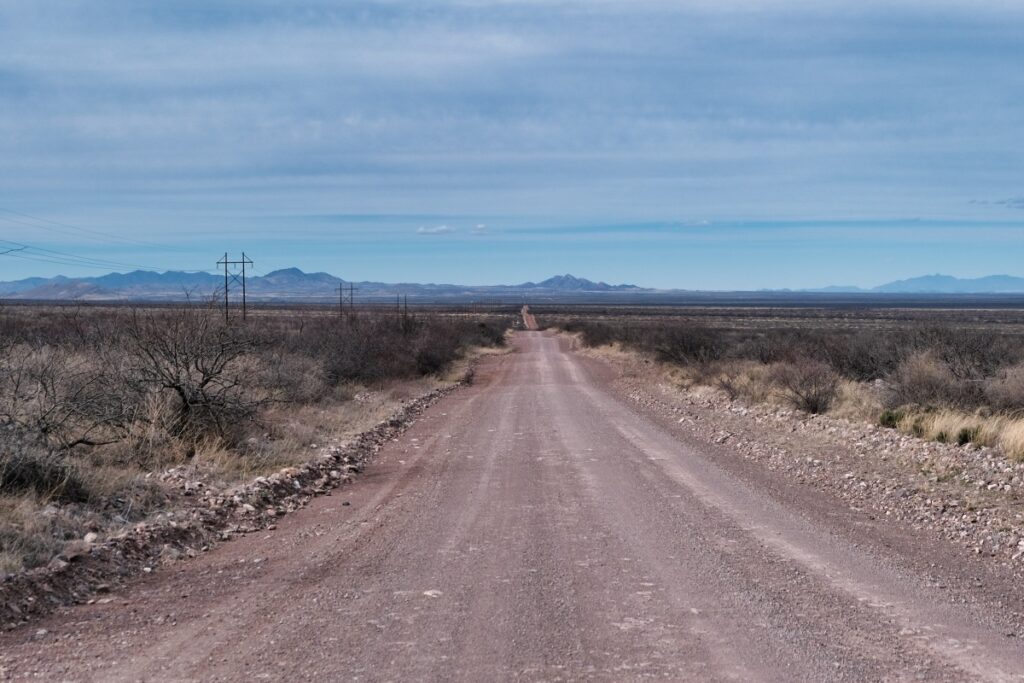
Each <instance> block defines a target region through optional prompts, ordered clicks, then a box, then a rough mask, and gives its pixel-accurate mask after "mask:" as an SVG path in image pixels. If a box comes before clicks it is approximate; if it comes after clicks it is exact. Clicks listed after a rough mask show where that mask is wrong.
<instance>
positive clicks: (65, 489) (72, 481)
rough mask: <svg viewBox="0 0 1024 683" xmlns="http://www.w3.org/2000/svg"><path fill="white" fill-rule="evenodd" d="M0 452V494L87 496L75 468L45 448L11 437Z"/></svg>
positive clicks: (68, 498) (69, 498) (73, 498)
mask: <svg viewBox="0 0 1024 683" xmlns="http://www.w3.org/2000/svg"><path fill="white" fill-rule="evenodd" d="M6 441H7V443H6V444H5V446H4V449H3V451H2V452H0V493H2V494H5V495H19V494H24V493H34V494H37V495H39V496H41V497H43V498H52V499H57V500H63V501H68V502H82V501H85V500H87V499H88V498H89V494H88V490H87V487H86V485H85V483H84V482H83V481H82V479H81V477H80V476H79V474H78V471H77V469H76V468H75V467H74V466H72V465H71V464H70V463H68V461H67V460H66V459H65V458H63V457H61V456H60V455H58V454H56V453H54V452H52V451H49V450H47V449H46V448H45V447H42V446H37V445H34V444H31V443H26V441H25V440H23V439H17V438H15V439H11V438H10V437H8V439H7V440H6Z"/></svg>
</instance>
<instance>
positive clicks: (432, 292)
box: [0, 268, 1024, 301]
mask: <svg viewBox="0 0 1024 683" xmlns="http://www.w3.org/2000/svg"><path fill="white" fill-rule="evenodd" d="M343 282H345V284H346V285H347V284H348V282H346V281H343V280H342V279H341V278H339V277H337V276H335V275H331V274H330V273H305V272H303V271H301V270H299V269H298V268H284V269H282V270H275V271H273V272H270V273H267V274H266V275H259V276H250V277H249V278H248V279H247V281H246V292H247V294H248V295H249V297H250V298H252V299H254V300H264V301H289V300H291V301H323V300H330V299H333V298H336V297H337V295H338V286H339V285H340V284H342V283H343ZM352 284H353V286H354V287H356V288H357V289H358V291H359V294H358V296H359V297H360V298H362V299H364V300H365V299H387V298H390V299H391V300H394V296H395V295H396V294H402V295H407V296H409V297H421V298H424V299H426V298H430V299H438V300H453V301H456V300H464V301H470V300H473V299H474V298H486V297H505V298H519V297H526V296H530V297H534V298H545V297H549V298H550V297H554V298H557V297H558V295H562V296H565V297H576V298H578V297H579V296H583V295H587V296H602V295H607V296H615V295H619V294H651V295H659V294H672V293H673V292H675V293H676V294H678V293H679V291H680V290H653V289H645V288H642V287H637V286H636V285H629V284H620V285H610V284H607V283H605V282H594V281H593V280H587V279H585V278H580V277H576V276H574V275H569V274H566V275H556V276H554V277H551V278H548V279H547V280H542V281H540V282H524V283H522V284H518V285H485V286H471V285H449V284H420V283H385V282H355V283H352ZM223 287H224V276H223V275H217V274H214V273H186V272H180V271H167V272H165V273H157V272H153V271H143V270H137V271H133V272H130V273H110V274H108V275H100V276H98V277H83V278H68V277H64V276H62V275H58V276H56V277H52V278H39V277H33V278H26V279H24V280H17V281H14V282H0V297H3V298H7V299H29V300H48V301H54V300H78V301H117V300H120V301H134V300H138V301H175V300H182V299H185V298H190V299H203V298H208V297H211V296H216V295H217V294H218V292H221V293H222V292H223ZM231 287H232V289H233V290H237V289H239V285H237V284H234V283H233V284H232V285H231ZM763 291H765V292H768V293H771V292H772V291H775V292H777V293H785V292H791V290H763ZM801 291H803V292H813V293H819V294H836V295H840V294H848V293H854V294H856V293H862V294H872V293H874V294H1018V293H1024V278H1020V277H1014V276H1011V275H990V276H987V277H979V278H968V279H962V278H956V277H953V276H950V275H926V276H923V277H917V278H911V279H908V280H898V281H896V282H890V283H887V284H884V285H880V286H878V287H874V288H871V289H861V288H858V287H846V286H830V287H823V288H820V289H814V290H801ZM792 293H799V292H798V291H795V290H792Z"/></svg>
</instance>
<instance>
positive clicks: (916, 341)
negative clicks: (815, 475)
mask: <svg viewBox="0 0 1024 683" xmlns="http://www.w3.org/2000/svg"><path fill="white" fill-rule="evenodd" d="M534 312H535V313H537V314H538V317H539V320H540V322H541V323H542V324H546V325H552V326H557V327H561V328H563V329H565V330H567V331H569V332H574V333H577V334H579V336H580V338H581V339H582V341H583V342H584V343H585V344H586V345H589V346H602V345H606V344H613V343H615V344H621V345H624V346H626V347H629V348H632V349H636V350H639V351H642V352H646V353H649V354H650V355H651V356H653V357H654V358H656V359H657V360H659V361H662V362H665V363H668V364H670V366H672V367H673V368H674V370H672V376H673V377H674V378H675V379H676V380H677V381H679V382H681V383H682V384H685V385H694V384H701V385H706V386H713V387H716V388H718V389H720V390H722V391H724V392H725V393H726V394H727V395H728V396H729V397H731V398H743V399H745V400H748V401H754V402H763V401H774V402H780V403H782V404H785V405H787V406H789V407H792V408H795V409H798V410H802V411H805V412H808V413H822V412H829V413H832V414H835V415H839V416H842V417H847V418H854V419H864V420H868V421H872V422H876V423H878V424H881V425H883V426H886V427H890V428H894V429H899V430H901V431H903V432H905V433H907V434H913V435H915V436H919V437H921V438H926V439H934V440H937V441H941V442H945V443H954V444H960V445H967V444H975V445H985V446H997V447H999V448H1001V449H1002V450H1003V451H1004V452H1005V453H1006V454H1007V455H1009V456H1010V457H1013V458H1020V459H1024V316H1022V315H1021V314H1020V313H1019V312H1017V311H1003V312H992V311H985V312H981V311H969V310H965V311H899V310H891V311H847V310H823V309H817V310H814V309H801V310H788V311H787V310H778V309H774V310H772V309H757V310H743V309H730V310H722V309H717V310H716V309H690V310H676V311H667V310H665V309H660V310H641V309H636V310H630V309H618V310H603V311H600V312H598V313H597V314H596V315H595V314H594V313H595V312H593V311H591V312H588V313H586V314H584V313H582V312H575V311H574V312H568V311H564V310H563V311H543V310H542V309H539V308H538V307H534Z"/></svg>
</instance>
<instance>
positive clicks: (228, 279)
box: [217, 251, 252, 322]
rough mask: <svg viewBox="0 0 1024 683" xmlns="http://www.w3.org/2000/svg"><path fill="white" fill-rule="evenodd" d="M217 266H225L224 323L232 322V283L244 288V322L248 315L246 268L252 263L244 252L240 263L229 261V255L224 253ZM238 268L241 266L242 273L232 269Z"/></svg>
mask: <svg viewBox="0 0 1024 683" xmlns="http://www.w3.org/2000/svg"><path fill="white" fill-rule="evenodd" d="M217 265H218V266H224V321H225V322H228V321H230V320H231V315H230V309H229V306H230V298H229V296H228V291H229V290H230V288H231V283H232V282H233V283H235V284H237V285H241V286H242V320H245V318H246V313H247V309H246V301H245V267H246V266H251V265H252V261H250V260H249V258H248V257H247V256H246V255H245V252H244V251H243V252H242V258H241V260H239V261H232V260H230V259H228V253H227V252H224V258H222V259H221V260H220V261H217ZM237 266H241V272H238V271H237V270H232V268H234V267H237Z"/></svg>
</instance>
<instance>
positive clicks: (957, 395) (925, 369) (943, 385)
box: [886, 351, 981, 407]
mask: <svg viewBox="0 0 1024 683" xmlns="http://www.w3.org/2000/svg"><path fill="white" fill-rule="evenodd" d="M886 389H887V391H886V403H887V404H888V405H889V406H902V405H910V404H915V405H920V406H954V407H966V406H973V405H977V404H978V403H980V399H981V396H980V393H981V386H980V385H979V384H977V383H973V382H970V381H968V380H964V379H960V378H958V377H956V375H955V374H954V373H953V371H952V369H951V368H950V366H949V365H948V364H947V363H946V362H945V361H943V360H942V359H941V358H939V357H938V356H936V355H935V354H934V353H933V352H931V351H923V352H919V353H916V354H914V355H912V356H910V357H909V358H907V359H906V360H905V361H903V362H902V363H900V364H899V366H898V367H897V368H896V370H895V372H893V373H892V375H891V376H890V377H889V380H888V381H887V382H886Z"/></svg>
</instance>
